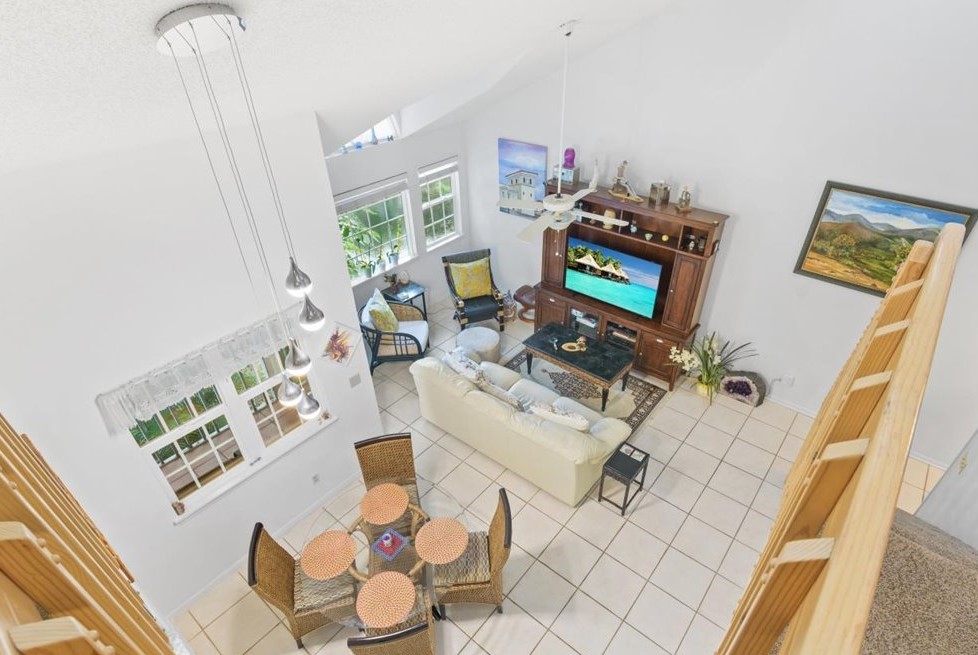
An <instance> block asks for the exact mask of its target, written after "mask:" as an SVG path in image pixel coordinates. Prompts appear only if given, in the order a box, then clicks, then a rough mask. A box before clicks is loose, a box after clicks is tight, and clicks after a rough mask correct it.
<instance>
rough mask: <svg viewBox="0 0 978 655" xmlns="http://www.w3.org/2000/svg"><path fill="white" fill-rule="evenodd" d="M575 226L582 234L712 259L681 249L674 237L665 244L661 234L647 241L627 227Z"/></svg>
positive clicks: (699, 253)
mask: <svg viewBox="0 0 978 655" xmlns="http://www.w3.org/2000/svg"><path fill="white" fill-rule="evenodd" d="M574 225H576V226H577V228H578V232H579V233H582V232H583V233H592V234H608V233H614V234H615V236H616V237H617V238H618V239H620V240H622V241H624V242H626V243H628V242H634V243H637V244H641V245H643V246H650V247H652V248H654V249H656V250H661V251H663V252H668V253H672V254H675V253H677V252H681V253H683V254H684V255H688V256H690V257H696V258H698V259H707V258H708V257H712V254H710V255H707V254H706V253H702V252H699V251H697V250H684V249H682V248H680V247H679V238H676V237H672V236H670V237H669V241H668V242H664V241H662V237H661V235H660V234H654V235H653V238H651V239H646V238H645V236H644V235H642V234H632V233H630V232H628V231H626V230H627V229H628V228H625V227H614V228H609V229H606V228H605V227H603V226H601V225H594V224H592V223H584V222H582V221H579V222H577V223H574ZM717 243H719V242H717Z"/></svg>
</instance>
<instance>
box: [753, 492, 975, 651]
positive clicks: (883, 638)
mask: <svg viewBox="0 0 978 655" xmlns="http://www.w3.org/2000/svg"><path fill="white" fill-rule="evenodd" d="M867 584H869V581H867ZM779 650H780V640H779V643H778V644H776V645H775V647H774V648H773V649H772V651H771V655H775V654H776V653H778V652H779ZM861 653H862V655H975V654H976V653H978V551H976V550H975V549H973V548H971V547H970V546H968V545H967V544H965V543H964V542H962V541H959V540H958V539H955V538H954V537H952V536H950V535H949V534H947V533H945V532H942V531H941V530H939V529H938V528H935V527H934V526H932V525H930V524H929V523H926V522H925V521H922V520H920V519H918V518H916V517H914V516H911V515H910V514H907V513H906V512H903V511H901V510H897V513H896V516H895V518H894V520H893V527H892V528H891V529H890V541H889V543H888V545H887V547H886V556H885V557H884V558H883V570H882V571H881V572H880V578H879V582H878V584H877V586H876V595H875V596H874V598H873V608H872V610H871V611H870V614H869V623H868V625H867V627H866V636H865V638H864V639H863V645H862V649H861Z"/></svg>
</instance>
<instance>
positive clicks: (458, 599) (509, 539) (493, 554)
mask: <svg viewBox="0 0 978 655" xmlns="http://www.w3.org/2000/svg"><path fill="white" fill-rule="evenodd" d="M512 543H513V516H512V513H511V512H510V509H509V497H508V496H507V495H506V490H505V489H502V488H500V490H499V501H498V503H497V504H496V513H495V514H493V517H492V523H490V524H489V534H488V535H487V534H486V533H485V532H470V533H469V545H468V547H467V548H466V549H465V552H464V553H462V556H461V557H459V558H458V559H457V560H455V561H454V562H451V563H449V564H441V565H436V566H432V584H433V586H434V589H435V598H436V599H437V601H438V610H439V612H440V613H441V615H442V617H446V616H448V614H447V613H446V612H445V605H446V604H449V603H485V604H487V605H495V606H496V611H497V612H499V613H500V614H502V612H503V567H504V566H506V561H507V560H508V559H509V551H510V549H511V546H512Z"/></svg>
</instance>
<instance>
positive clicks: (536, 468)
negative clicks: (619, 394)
mask: <svg viewBox="0 0 978 655" xmlns="http://www.w3.org/2000/svg"><path fill="white" fill-rule="evenodd" d="M479 366H480V367H481V368H482V370H483V371H484V372H485V373H486V376H487V377H488V378H489V379H490V380H491V381H492V382H493V384H495V385H496V386H499V387H502V388H503V389H507V390H508V391H510V392H511V393H513V394H514V395H515V396H516V397H517V398H519V399H520V400H521V401H523V402H524V403H527V402H528V401H537V402H541V403H547V404H551V405H554V406H555V407H559V408H560V409H563V410H567V411H573V412H577V413H579V414H582V415H584V416H585V417H586V418H587V419H588V429H587V430H584V431H579V430H574V429H572V428H569V427H565V426H562V425H558V424H556V423H552V422H550V421H548V420H545V419H543V418H541V417H539V416H536V415H534V414H529V413H526V412H521V411H519V410H518V409H515V408H513V407H512V406H510V405H508V404H506V403H505V402H503V401H501V400H498V399H496V398H493V397H492V396H490V395H489V394H487V393H485V392H483V391H480V390H479V389H478V388H477V387H476V386H475V385H474V384H473V383H472V382H471V381H469V380H468V379H466V378H464V377H463V376H461V375H459V374H458V373H456V372H455V371H453V370H452V369H451V368H449V367H448V365H446V364H445V363H443V362H442V361H441V360H439V359H435V358H433V357H426V358H424V359H420V360H418V361H416V362H414V363H413V364H411V374H412V375H413V376H414V382H415V384H416V385H417V387H418V397H419V398H420V399H421V414H422V416H424V417H425V418H426V419H428V420H429V421H431V422H432V423H434V424H435V425H437V426H438V427H440V428H442V429H443V430H446V431H447V432H449V433H450V434H452V435H454V436H456V437H458V438H459V439H461V440H462V441H464V442H465V443H467V444H468V445H470V446H472V447H473V448H475V449H476V450H478V451H479V452H481V453H483V454H484V455H486V456H488V457H491V458H492V459H494V460H496V461H497V462H499V463H500V464H502V465H503V466H505V467H507V468H509V469H511V470H513V471H514V472H516V473H518V474H519V475H521V476H523V477H524V478H526V479H527V480H529V481H531V482H533V483H534V484H536V485H537V486H539V487H540V488H541V489H543V490H544V491H547V492H548V493H550V494H551V495H553V496H554V497H556V498H558V499H560V500H562V501H563V502H565V503H567V504H568V505H577V504H578V503H579V502H580V501H581V500H582V499H583V498H584V496H585V495H587V493H588V491H589V490H590V489H591V488H592V487H593V486H594V484H595V483H596V482H597V481H598V478H599V477H600V476H601V467H602V465H603V464H604V462H605V461H606V460H607V459H608V457H610V456H611V453H612V452H614V450H615V449H616V448H617V447H618V446H619V444H621V443H622V442H623V441H624V440H625V439H627V438H628V435H629V434H631V428H630V427H629V426H628V424H627V423H625V422H624V421H621V420H618V419H615V418H605V417H604V416H602V415H601V414H599V413H597V412H595V411H594V410H592V409H589V408H588V407H585V406H584V405H582V404H580V403H578V402H577V401H575V400H571V399H570V398H564V397H561V396H560V395H558V394H557V393H556V392H554V391H553V390H551V389H548V388H547V387H544V386H543V385H540V384H537V383H536V382H534V381H532V380H529V379H526V378H524V377H522V376H521V375H520V374H519V373H517V372H516V371H513V370H510V369H508V368H504V367H502V366H499V365H498V364H493V363H492V362H482V363H481V364H480V365H479Z"/></svg>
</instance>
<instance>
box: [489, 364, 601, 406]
mask: <svg viewBox="0 0 978 655" xmlns="http://www.w3.org/2000/svg"><path fill="white" fill-rule="evenodd" d="M479 370H480V372H482V369H479ZM482 375H483V377H482V379H480V380H476V381H475V386H477V387H478V388H479V391H484V392H486V393H487V394H489V395H490V396H492V397H493V398H497V399H499V400H501V401H503V402H504V403H506V404H507V405H509V406H510V407H512V408H513V409H515V410H517V411H520V412H522V411H523V409H524V408H523V403H521V402H520V399H519V398H517V397H516V396H515V395H513V394H512V393H510V392H509V391H506V390H505V389H503V388H502V387H497V386H496V385H494V384H493V383H492V382H490V381H489V379H488V378H486V377H485V373H484V372H483V373H482ZM582 418H583V417H582Z"/></svg>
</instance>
